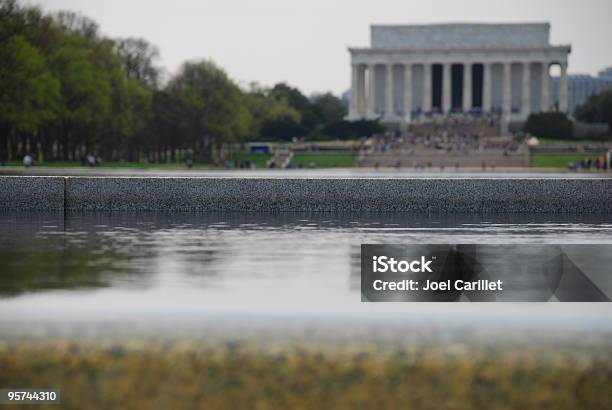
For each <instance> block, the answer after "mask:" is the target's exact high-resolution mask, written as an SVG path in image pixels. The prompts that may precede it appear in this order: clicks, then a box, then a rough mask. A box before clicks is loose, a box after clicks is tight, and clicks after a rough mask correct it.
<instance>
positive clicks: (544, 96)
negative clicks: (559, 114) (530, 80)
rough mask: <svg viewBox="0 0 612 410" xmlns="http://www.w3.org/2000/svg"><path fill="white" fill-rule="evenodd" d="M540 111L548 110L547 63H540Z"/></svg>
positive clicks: (548, 76) (548, 83) (548, 85)
mask: <svg viewBox="0 0 612 410" xmlns="http://www.w3.org/2000/svg"><path fill="white" fill-rule="evenodd" d="M541 102H542V106H541V107H540V110H541V111H542V112H548V111H549V110H550V75H549V74H548V63H547V62H544V63H542V100H541Z"/></svg>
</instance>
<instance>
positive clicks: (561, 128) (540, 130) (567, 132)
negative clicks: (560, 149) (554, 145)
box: [523, 112, 574, 139]
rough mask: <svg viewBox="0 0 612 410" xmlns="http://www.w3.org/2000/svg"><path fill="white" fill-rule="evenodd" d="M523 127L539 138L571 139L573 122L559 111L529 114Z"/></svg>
mask: <svg viewBox="0 0 612 410" xmlns="http://www.w3.org/2000/svg"><path fill="white" fill-rule="evenodd" d="M523 129H524V131H526V132H528V133H530V134H532V135H535V136H536V137H540V138H554V139H571V138H573V136H574V124H573V123H572V122H571V121H570V120H569V118H567V116H566V115H565V114H563V113H560V112H542V113H537V114H531V115H529V118H527V121H526V122H525V125H524V127H523Z"/></svg>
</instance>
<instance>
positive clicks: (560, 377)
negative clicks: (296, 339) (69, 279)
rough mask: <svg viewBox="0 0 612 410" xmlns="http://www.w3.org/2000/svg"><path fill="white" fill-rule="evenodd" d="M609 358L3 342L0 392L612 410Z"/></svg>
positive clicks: (72, 403) (197, 402) (132, 402)
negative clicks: (36, 390) (55, 390)
mask: <svg viewBox="0 0 612 410" xmlns="http://www.w3.org/2000/svg"><path fill="white" fill-rule="evenodd" d="M611 359H612V355H611V351H610V349H600V350H597V349H592V348H591V349H589V350H581V351H576V350H572V349H567V350H564V349H550V348H546V347H542V348H537V347H533V348H529V349H528V350H519V349H509V350H508V349H503V348H502V349H496V348H493V349H471V348H468V347H465V346H463V347H462V346H459V345H458V346H456V348H455V347H453V346H446V347H441V346H435V345H433V346H426V345H421V346H408V347H395V348H393V349H387V348H382V347H381V346H376V345H364V344H355V343H352V344H349V345H348V346H326V345H304V344H296V345H281V346H276V345H274V344H264V345H257V344H255V345H253V344H242V343H239V342H226V343H223V344H216V345H211V344H209V343H195V342H193V341H180V340H178V341H173V342H168V341H166V342H156V343H151V342H146V343H140V342H137V341H133V342H125V341H124V342H123V343H121V344H116V343H114V342H110V343H81V342H79V343H76V342H74V341H67V340H63V341H62V340H56V341H53V342H50V341H49V340H47V341H45V342H40V341H32V340H28V341H23V340H22V341H18V342H6V343H3V344H0V369H1V370H0V385H2V386H10V387H15V388H17V387H19V388H43V387H45V388H59V389H61V401H62V403H61V408H65V409H74V408H87V409H114V408H122V409H176V410H180V409H195V408H202V409H239V408H250V409H289V408H291V409H320V408H329V409H399V408H402V409H411V408H414V409H535V408H537V409H556V410H561V409H610V408H612V360H611ZM3 408H6V409H7V410H8V409H12V408H15V409H18V408H23V406H3ZM36 408H38V409H44V408H57V406H52V405H49V406H45V405H38V406H36Z"/></svg>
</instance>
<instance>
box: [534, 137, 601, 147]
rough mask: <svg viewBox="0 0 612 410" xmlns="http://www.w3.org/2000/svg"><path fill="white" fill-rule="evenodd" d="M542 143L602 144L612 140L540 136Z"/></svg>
mask: <svg viewBox="0 0 612 410" xmlns="http://www.w3.org/2000/svg"><path fill="white" fill-rule="evenodd" d="M539 141H540V144H541V145H550V144H562V145H600V144H603V143H606V142H612V141H595V140H580V139H578V140H576V139H574V140H558V139H551V138H540V139H539Z"/></svg>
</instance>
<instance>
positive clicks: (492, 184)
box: [0, 176, 612, 213]
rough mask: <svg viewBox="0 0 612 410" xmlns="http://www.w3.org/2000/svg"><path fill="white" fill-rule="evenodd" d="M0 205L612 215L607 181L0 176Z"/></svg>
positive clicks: (85, 208) (611, 188) (610, 181)
mask: <svg viewBox="0 0 612 410" xmlns="http://www.w3.org/2000/svg"><path fill="white" fill-rule="evenodd" d="M0 209H32V210H38V209H66V210H76V211H247V212H250V211H258V212H268V211H300V212H301V211H307V212H317V211H333V212H351V211H372V212H405V211H407V212H442V213H476V212H513V213H612V179H607V178H601V179H600V178H585V179H578V178H568V179H562V178H554V179H552V178H465V179H459V178H282V179H281V178H244V177H203V178H197V177H194V178H191V177H185V178H181V177H32V176H30V177H0Z"/></svg>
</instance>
